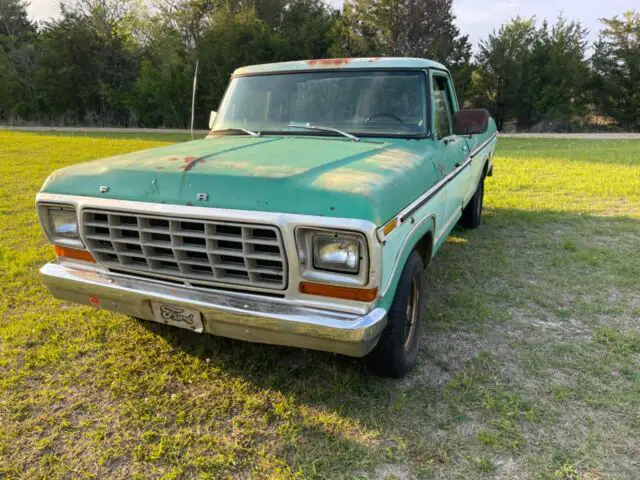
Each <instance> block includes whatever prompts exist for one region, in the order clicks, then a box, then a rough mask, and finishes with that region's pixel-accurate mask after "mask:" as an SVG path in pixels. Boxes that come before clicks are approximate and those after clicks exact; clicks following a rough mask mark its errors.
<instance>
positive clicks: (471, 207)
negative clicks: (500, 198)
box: [460, 175, 484, 228]
mask: <svg viewBox="0 0 640 480" xmlns="http://www.w3.org/2000/svg"><path fill="white" fill-rule="evenodd" d="M483 201H484V175H483V176H482V178H481V179H480V181H479V182H478V187H477V188H476V191H475V193H474V194H473V197H471V200H469V203H467V206H466V207H464V210H462V217H460V225H462V226H463V227H464V228H478V227H479V226H480V221H481V219H482V204H483Z"/></svg>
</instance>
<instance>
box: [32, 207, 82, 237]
mask: <svg viewBox="0 0 640 480" xmlns="http://www.w3.org/2000/svg"><path fill="white" fill-rule="evenodd" d="M38 216H39V217H40V223H41V225H42V228H44V231H45V233H46V234H47V237H48V238H49V241H50V242H51V243H55V244H56V245H63V246H66V247H73V248H84V244H83V243H82V240H80V233H79V229H78V217H77V215H76V210H75V208H74V207H72V206H71V205H52V204H41V203H39V204H38Z"/></svg>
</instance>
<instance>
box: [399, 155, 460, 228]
mask: <svg viewBox="0 0 640 480" xmlns="http://www.w3.org/2000/svg"><path fill="white" fill-rule="evenodd" d="M471 160H472V157H471V156H469V157H467V159H466V160H465V161H464V162H463V163H462V164H461V165H460V166H459V167H457V168H456V169H454V170H452V171H451V173H449V174H448V175H446V176H445V177H443V178H442V179H440V180H439V181H438V183H436V184H435V185H433V187H431V188H430V189H429V190H427V191H426V192H425V193H423V194H422V195H421V196H420V197H418V199H417V200H415V201H414V202H413V203H411V204H410V205H409V206H407V207H406V208H405V209H404V210H402V211H401V212H400V214H399V215H398V218H399V220H400V223H402V222H404V221H405V220H406V219H407V218H409V217H410V216H411V215H413V214H414V213H415V212H416V211H417V210H419V209H420V208H422V207H423V206H424V205H425V204H426V203H427V202H428V201H429V200H431V199H432V198H433V197H434V196H435V195H436V194H437V193H438V192H439V191H440V190H442V189H443V188H444V187H446V186H447V185H448V184H449V183H451V182H452V181H453V180H454V179H455V178H456V177H457V176H458V175H459V174H460V173H461V172H462V171H463V170H464V169H465V168H466V167H468V166H469V165H471Z"/></svg>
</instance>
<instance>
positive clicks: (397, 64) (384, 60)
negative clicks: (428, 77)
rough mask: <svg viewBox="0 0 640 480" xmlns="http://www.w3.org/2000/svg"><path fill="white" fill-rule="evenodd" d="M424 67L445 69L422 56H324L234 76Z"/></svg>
mask: <svg viewBox="0 0 640 480" xmlns="http://www.w3.org/2000/svg"><path fill="white" fill-rule="evenodd" d="M372 68H373V69H378V68H381V69H394V68H398V69H408V68H410V69H425V68H438V69H440V70H445V71H447V68H446V67H445V66H444V65H442V64H441V63H438V62H434V61H433V60H425V59H424V58H405V57H369V58H326V59H318V60H298V61H295V62H280V63H263V64H262V65H250V66H247V67H240V68H238V69H237V70H236V71H235V72H233V75H234V76H242V75H257V74H261V73H279V72H297V71H301V72H302V71H315V70H335V69H372Z"/></svg>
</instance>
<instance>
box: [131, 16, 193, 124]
mask: <svg viewBox="0 0 640 480" xmlns="http://www.w3.org/2000/svg"><path fill="white" fill-rule="evenodd" d="M147 28H148V29H147V34H148V40H147V42H146V44H145V46H144V48H143V51H142V55H141V57H142V60H141V65H140V71H139V73H138V77H137V79H136V84H135V88H134V92H135V95H134V96H133V106H134V108H135V111H136V116H137V118H138V121H139V122H140V124H141V125H145V126H152V127H179V128H186V127H187V125H188V120H189V118H190V117H189V116H190V111H191V110H190V107H191V103H190V98H191V88H192V82H193V66H194V64H195V54H194V52H193V51H191V50H190V49H188V48H187V47H186V46H185V45H184V43H183V41H182V38H181V35H180V32H178V31H177V30H174V29H172V28H170V27H168V26H166V25H165V24H164V23H160V22H154V25H149V26H147Z"/></svg>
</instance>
